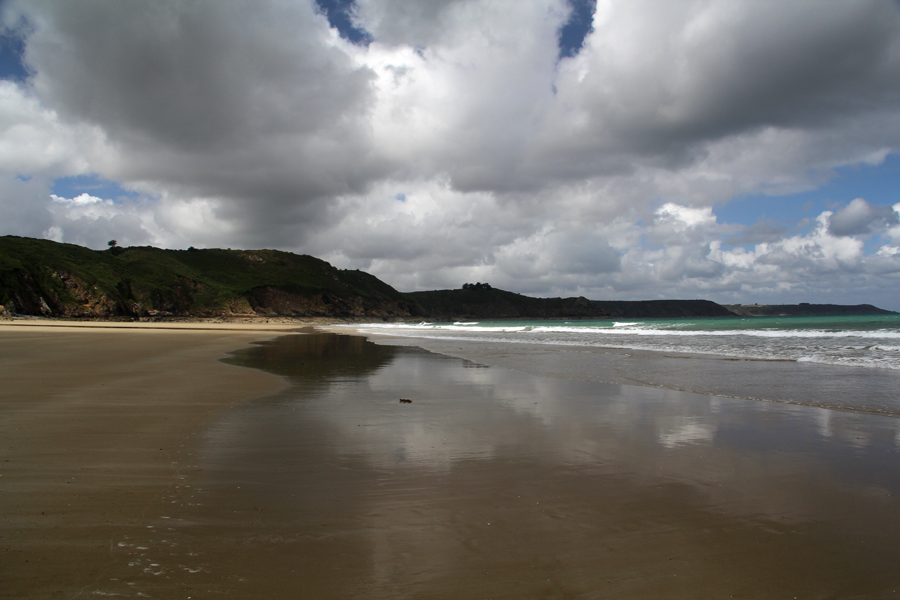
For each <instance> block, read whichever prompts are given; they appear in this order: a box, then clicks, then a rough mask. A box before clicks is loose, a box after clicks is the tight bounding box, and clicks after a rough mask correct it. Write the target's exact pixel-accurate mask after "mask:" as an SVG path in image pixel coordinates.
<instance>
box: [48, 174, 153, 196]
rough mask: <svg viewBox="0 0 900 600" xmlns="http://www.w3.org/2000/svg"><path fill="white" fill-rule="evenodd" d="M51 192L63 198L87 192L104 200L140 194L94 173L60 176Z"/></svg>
mask: <svg viewBox="0 0 900 600" xmlns="http://www.w3.org/2000/svg"><path fill="white" fill-rule="evenodd" d="M51 193H53V194H55V195H57V196H61V197H63V198H75V197H77V196H80V195H81V194H89V195H91V196H96V197H97V198H103V199H104V200H117V199H119V198H136V197H137V196H139V195H140V194H138V193H137V192H135V191H131V190H126V189H124V188H123V187H122V186H120V185H119V184H118V183H116V182H115V181H110V180H108V179H104V178H103V177H100V176H99V175H97V174H96V173H91V174H89V175H74V176H72V177H60V178H59V179H57V180H56V181H55V182H54V183H53V189H52V190H51Z"/></svg>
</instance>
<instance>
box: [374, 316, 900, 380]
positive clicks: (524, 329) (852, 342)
mask: <svg viewBox="0 0 900 600" xmlns="http://www.w3.org/2000/svg"><path fill="white" fill-rule="evenodd" d="M770 322H771V321H770ZM762 324H765V322H762V321H759V320H755V321H754V320H741V321H737V322H735V321H732V320H729V321H727V322H725V321H721V320H707V321H704V320H683V321H675V320H657V321H654V320H646V321H616V322H609V321H604V322H573V323H569V322H546V321H544V322H528V323H522V322H519V323H490V322H462V321H459V322H456V323H452V324H446V323H418V324H410V323H376V324H370V325H361V326H356V328H357V329H359V330H360V331H362V332H366V333H390V334H391V335H399V336H404V337H415V338H422V339H438V340H439V339H444V340H448V339H452V340H459V341H472V342H491V343H533V344H542V345H562V346H582V347H585V346H586V347H598V348H620V349H627V350H645V351H654V352H666V353H686V354H700V355H707V356H716V357H722V358H732V359H746V360H779V361H784V360H789V361H799V362H812V363H822V364H832V365H841V366H857V367H869V368H886V369H900V355H898V354H900V345H898V344H896V343H892V342H896V341H900V322H898V321H897V320H886V321H884V322H883V323H881V322H879V321H877V320H873V321H872V322H871V323H859V322H855V323H854V322H849V323H844V322H838V321H829V320H828V319H821V320H818V321H811V320H809V319H807V320H801V321H798V320H791V319H780V320H779V322H778V323H777V324H776V326H772V327H761V326H760V325H762ZM735 325H737V327H735ZM798 325H800V327H798ZM723 326H724V327H723ZM741 326H743V328H742V327H741ZM720 327H722V328H721V329H720Z"/></svg>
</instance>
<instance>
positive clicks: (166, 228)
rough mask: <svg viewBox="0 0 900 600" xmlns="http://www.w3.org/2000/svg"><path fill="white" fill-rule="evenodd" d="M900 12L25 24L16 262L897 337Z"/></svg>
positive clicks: (108, 10)
mask: <svg viewBox="0 0 900 600" xmlns="http://www.w3.org/2000/svg"><path fill="white" fill-rule="evenodd" d="M898 190H900V2H898V1H897V0H842V1H840V2H821V1H820V0H792V1H791V2H782V1H780V0H778V1H776V0H675V1H673V0H627V1H626V0H254V1H253V2H249V1H246V0H243V1H239V0H194V1H192V2H184V1H183V0H154V2H146V1H143V0H79V1H78V2H72V1H71V0H27V1H26V0H2V2H0V235H20V236H30V237H38V238H47V239H53V240H56V241H62V242H69V243H75V244H81V245H85V246H89V247H92V248H97V249H101V248H105V247H106V245H107V242H108V241H109V240H111V239H115V240H117V241H118V243H119V245H122V246H130V245H153V246H157V247H164V248H187V247H189V246H194V247H197V248H206V247H223V248H245V249H253V248H277V249H281V250H287V251H292V252H298V253H305V254H311V255H313V256H317V257H319V258H322V259H324V260H327V261H329V262H331V263H332V264H334V265H335V266H337V267H340V268H345V269H362V270H364V271H368V272H370V273H372V274H374V275H376V276H377V277H379V278H380V279H382V280H383V281H385V282H387V283H389V284H390V285H392V286H394V287H395V288H397V289H398V290H401V291H413V290H427V289H447V288H458V287H460V286H462V284H463V283H466V282H476V281H481V282H489V283H490V284H491V285H492V286H494V287H499V288H502V289H507V290H511V291H515V292H519V293H524V294H528V295H532V296H544V297H555V296H564V297H565V296H586V297H588V298H591V299H597V300H603V299H633V300H643V299H654V298H705V299H709V300H714V301H716V302H721V303H742V304H752V303H769V304H775V303H797V302H813V303H839V304H858V303H871V304H875V305H877V306H881V307H883V308H889V309H893V310H900V193H898Z"/></svg>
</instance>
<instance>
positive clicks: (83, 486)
mask: <svg viewBox="0 0 900 600" xmlns="http://www.w3.org/2000/svg"><path fill="white" fill-rule="evenodd" d="M292 329H296V327H295V326H292V325H290V324H285V323H280V324H268V325H266V324H259V325H252V324H246V325H240V326H237V325H227V326H223V325H217V326H211V325H209V324H202V325H196V326H195V325H190V324H178V325H168V326H167V327H164V328H160V327H154V326H152V325H151V326H143V327H134V326H132V325H124V326H123V325H121V324H112V325H107V326H105V327H84V326H78V327H71V326H65V325H60V324H58V323H56V324H52V325H48V326H41V325H40V324H35V323H32V324H24V325H23V324H13V325H3V326H0V378H2V381H3V384H4V385H3V386H2V390H0V440H2V445H0V451H2V455H0V461H2V462H0V468H2V470H0V475H2V477H0V514H2V515H3V518H2V520H0V556H2V557H3V559H2V563H0V597H5V598H55V597H59V598H85V597H96V596H117V597H135V598H137V597H152V598H193V599H196V598H495V599H496V598H510V599H512V598H536V597H540V598H661V597H665V598H685V599H688V598H691V599H693V598H720V597H722V598H728V597H734V598H775V597H779V598H780V597H789V598H792V597H798V598H849V597H861V598H892V597H896V594H897V593H898V592H897V590H900V575H898V574H897V569H896V565H897V564H898V561H900V553H898V550H897V545H896V540H897V539H898V535H900V510H898V508H900V503H898V497H900V486H898V481H900V467H898V462H897V460H896V457H897V451H898V440H900V434H898V427H897V419H894V418H886V417H881V416H875V415H865V414H853V413H847V412H841V411H830V410H826V409H821V408H811V407H801V406H791V405H778V404H771V403H765V402H753V401H748V400H740V399H735V398H720V397H716V396H708V395H700V394H689V393H684V392H678V391H673V390H663V389H656V388H651V387H639V386H631V385H620V384H609V383H602V382H594V381H576V380H571V379H566V378H560V377H542V376H536V375H530V374H528V373H525V372H522V371H517V370H512V369H507V368H502V367H485V366H483V365H480V364H477V363H474V362H471V361H468V360H464V359H460V358H454V357H449V356H445V355H441V354H436V353H431V352H427V351H425V350H423V349H420V348H416V347H398V346H391V345H376V344H373V343H371V342H368V341H366V340H365V339H364V338H362V337H359V336H347V335H333V334H328V333H315V332H309V330H306V331H305V332H304V333H303V334H302V335H292V334H290V330H292ZM253 342H258V343H253ZM226 353H228V354H227V356H226ZM223 357H225V358H224V362H222V361H220V360H218V359H222V358H223ZM225 363H228V364H225ZM248 367H249V368H248ZM400 398H404V399H407V400H409V402H408V403H401V402H400V401H399V399H400Z"/></svg>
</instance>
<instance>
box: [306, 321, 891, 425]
mask: <svg viewBox="0 0 900 600" xmlns="http://www.w3.org/2000/svg"><path fill="white" fill-rule="evenodd" d="M335 325H336V326H326V325H318V326H316V329H317V330H319V331H328V332H333V333H343V334H352V335H362V336H363V337H365V338H366V339H368V340H370V341H372V342H374V343H376V344H385V345H397V346H416V347H419V348H423V349H425V350H428V351H430V352H435V353H438V354H443V355H446V356H452V357H456V358H462V359H464V360H469V361H472V362H475V363H478V364H483V365H486V366H491V367H501V368H505V369H511V370H514V371H518V372H521V373H526V374H529V375H535V376H539V377H551V378H557V379H569V380H576V381H584V382H593V383H608V384H618V385H633V386H639V387H649V388H654V389H662V390H670V391H677V392H688V393H694V394H701V395H709V396H717V397H722V398H732V399H739V400H751V401H756V402H770V403H776V404H783V405H796V406H811V407H816V408H823V409H828V410H838V411H848V412H857V413H860V414H871V415H877V416H884V417H890V418H900V406H898V403H897V395H896V390H897V389H898V387H900V371H898V370H896V369H875V368H864V367H859V366H847V365H832V364H827V363H815V362H801V361H790V360H759V359H751V358H733V357H719V356H716V355H711V354H700V353H687V352H674V351H662V350H659V351H655V350H645V349H631V348H610V347H599V346H597V347H595V346H579V345H557V344H541V343H536V342H527V341H521V342H518V341H517V342H506V341H503V342H497V341H487V340H460V339H454V338H443V339H440V338H425V337H412V336H409V337H407V336H402V335H395V334H391V333H389V332H385V333H380V332H370V331H362V330H360V329H359V328H356V327H355V325H354V324H344V323H341V324H335Z"/></svg>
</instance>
